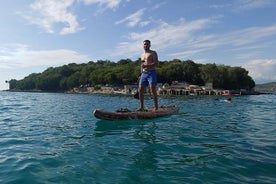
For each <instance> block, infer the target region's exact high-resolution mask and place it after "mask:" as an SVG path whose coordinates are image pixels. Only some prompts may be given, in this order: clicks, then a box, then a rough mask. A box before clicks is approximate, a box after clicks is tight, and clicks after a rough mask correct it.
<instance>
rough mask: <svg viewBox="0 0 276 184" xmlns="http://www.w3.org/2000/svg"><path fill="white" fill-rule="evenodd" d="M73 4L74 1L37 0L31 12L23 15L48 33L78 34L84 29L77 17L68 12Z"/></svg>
mask: <svg viewBox="0 0 276 184" xmlns="http://www.w3.org/2000/svg"><path fill="white" fill-rule="evenodd" d="M73 3H74V0H59V1H56V0H37V1H35V2H34V3H32V4H31V5H30V10H31V11H30V12H28V13H26V14H24V15H23V14H22V13H21V14H22V15H23V17H24V18H26V19H27V20H28V21H29V22H31V23H32V24H36V25H38V26H40V27H42V28H43V29H44V30H45V31H46V32H48V33H56V32H58V34H61V35H65V34H71V33H76V32H77V31H80V30H82V29H83V28H81V27H80V26H79V23H78V21H77V18H76V15H74V14H73V13H72V12H69V10H68V8H69V7H70V6H71V5H72V4H73Z"/></svg>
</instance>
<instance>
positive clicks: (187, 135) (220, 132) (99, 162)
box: [0, 92, 276, 184]
mask: <svg viewBox="0 0 276 184" xmlns="http://www.w3.org/2000/svg"><path fill="white" fill-rule="evenodd" d="M275 97H276V96H275V95H273V94H272V95H257V96H241V97H233V98H232V99H233V103H231V104H229V103H225V102H224V101H223V100H224V98H225V97H218V96H194V97H189V96H177V97H159V104H160V105H178V106H179V107H180V110H179V112H178V113H176V114H174V115H171V116H166V117H162V118H157V119H152V120H127V121H113V122H110V121H104V120H99V119H96V118H95V117H94V116H93V114H92V112H93V110H94V109H96V108H100V109H105V110H116V109H120V108H128V109H131V110H134V109H137V108H138V103H139V102H138V101H137V100H136V99H134V98H133V97H132V96H110V95H87V94H61V93H23V92H0V183H1V184H5V183H18V184H23V183H77V184H80V183H157V184H160V183H166V184H167V183H176V184H178V183H276V115H275V112H276V98H275ZM145 103H146V106H147V107H152V106H153V101H152V99H151V98H149V97H147V98H146V99H145Z"/></svg>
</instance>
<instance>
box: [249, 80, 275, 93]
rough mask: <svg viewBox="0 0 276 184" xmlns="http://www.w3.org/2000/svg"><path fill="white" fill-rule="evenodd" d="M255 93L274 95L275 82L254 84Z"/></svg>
mask: <svg viewBox="0 0 276 184" xmlns="http://www.w3.org/2000/svg"><path fill="white" fill-rule="evenodd" d="M254 89H255V91H257V92H261V93H275V92H276V82H270V83H265V84H256V86H255V88H254Z"/></svg>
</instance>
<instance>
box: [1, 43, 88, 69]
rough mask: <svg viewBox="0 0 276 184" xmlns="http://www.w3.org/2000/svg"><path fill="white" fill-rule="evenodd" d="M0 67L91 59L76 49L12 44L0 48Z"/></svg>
mask: <svg viewBox="0 0 276 184" xmlns="http://www.w3.org/2000/svg"><path fill="white" fill-rule="evenodd" d="M0 54H1V55H0V61H1V67H0V68H26V67H36V66H59V65H63V64H68V63H81V62H87V61H89V58H88V56H85V55H81V54H79V53H77V52H76V51H72V50H66V49H59V50H31V49H30V48H29V47H28V46H26V45H22V44H11V45H6V46H4V47H1V48H0Z"/></svg>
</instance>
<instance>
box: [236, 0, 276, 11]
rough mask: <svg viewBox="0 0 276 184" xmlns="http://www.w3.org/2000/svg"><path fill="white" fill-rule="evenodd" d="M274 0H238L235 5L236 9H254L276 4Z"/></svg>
mask: <svg viewBox="0 0 276 184" xmlns="http://www.w3.org/2000/svg"><path fill="white" fill-rule="evenodd" d="M274 3H275V1H274V0H238V1H237V2H236V3H235V4H234V5H235V7H234V10H235V11H243V10H252V9H257V8H263V7H268V6H271V5H272V4H274Z"/></svg>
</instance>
